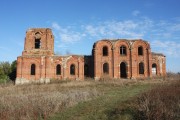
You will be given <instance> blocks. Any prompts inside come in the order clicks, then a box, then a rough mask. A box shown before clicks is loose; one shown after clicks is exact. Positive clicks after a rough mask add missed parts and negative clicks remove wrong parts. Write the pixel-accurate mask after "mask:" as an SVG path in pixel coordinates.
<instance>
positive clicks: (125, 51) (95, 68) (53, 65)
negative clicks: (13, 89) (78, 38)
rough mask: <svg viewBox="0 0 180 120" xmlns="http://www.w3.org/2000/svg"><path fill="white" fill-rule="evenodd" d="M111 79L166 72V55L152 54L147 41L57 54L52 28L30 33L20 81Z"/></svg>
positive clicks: (112, 43)
mask: <svg viewBox="0 0 180 120" xmlns="http://www.w3.org/2000/svg"><path fill="white" fill-rule="evenodd" d="M104 75H108V76H109V77H110V78H117V79H118V78H130V79H132V78H146V77H152V76H165V75H166V59H165V56H164V55H163V54H157V53H152V52H151V48H150V44H149V43H148V42H147V41H144V40H141V39H138V40H126V39H117V40H100V41H97V42H96V43H94V45H93V49H92V55H91V56H79V55H67V56H57V55H55V54H54V36H53V34H52V31H51V29H49V28H34V29H29V30H28V31H27V32H26V38H25V44H24V50H23V52H22V56H19V57H18V58H17V79H16V84H23V83H30V82H41V83H48V82H49V81H50V79H57V80H58V79H59V80H65V79H72V80H84V77H92V78H95V80H98V79H100V78H101V77H103V76H104Z"/></svg>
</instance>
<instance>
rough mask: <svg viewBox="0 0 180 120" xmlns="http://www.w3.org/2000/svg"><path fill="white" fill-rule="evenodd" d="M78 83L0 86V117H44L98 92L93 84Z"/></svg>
mask: <svg viewBox="0 0 180 120" xmlns="http://www.w3.org/2000/svg"><path fill="white" fill-rule="evenodd" d="M75 84H76V83H74V85H75ZM77 86H78V87H73V88H70V87H68V83H66V85H65V83H63V84H49V85H24V86H11V87H5V88H4V87H3V88H2V87H1V88H0V95H1V97H0V119H1V120H9V119H12V120H21V119H23V120H24V119H27V120H28V119H29V120H31V119H46V118H47V117H49V116H50V115H52V114H54V113H56V112H59V111H61V110H63V109H65V108H67V107H70V106H73V105H75V104H77V103H79V102H81V101H87V100H90V99H93V98H95V97H97V96H99V95H100V93H98V91H97V90H96V88H92V87H83V85H80V84H79V82H78V85H77Z"/></svg>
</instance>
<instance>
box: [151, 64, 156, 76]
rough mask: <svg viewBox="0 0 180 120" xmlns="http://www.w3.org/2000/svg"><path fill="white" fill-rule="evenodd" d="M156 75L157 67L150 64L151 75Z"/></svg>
mask: <svg viewBox="0 0 180 120" xmlns="http://www.w3.org/2000/svg"><path fill="white" fill-rule="evenodd" d="M156 74H157V65H156V64H155V63H153V64H152V75H156Z"/></svg>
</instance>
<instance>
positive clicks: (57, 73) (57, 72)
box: [56, 64, 61, 75]
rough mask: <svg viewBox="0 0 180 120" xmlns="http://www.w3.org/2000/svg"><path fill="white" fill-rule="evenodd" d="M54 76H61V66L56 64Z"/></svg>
mask: <svg viewBox="0 0 180 120" xmlns="http://www.w3.org/2000/svg"><path fill="white" fill-rule="evenodd" d="M56 75H61V65H60V64H58V65H57V66H56Z"/></svg>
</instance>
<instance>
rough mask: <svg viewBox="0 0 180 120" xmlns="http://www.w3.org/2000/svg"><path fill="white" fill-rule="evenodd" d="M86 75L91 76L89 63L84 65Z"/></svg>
mask: <svg viewBox="0 0 180 120" xmlns="http://www.w3.org/2000/svg"><path fill="white" fill-rule="evenodd" d="M84 76H85V77H88V76H89V66H88V65H87V64H85V65H84Z"/></svg>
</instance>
